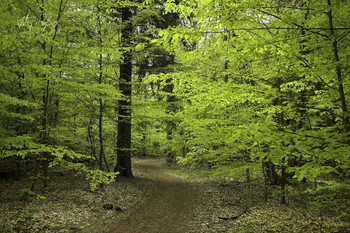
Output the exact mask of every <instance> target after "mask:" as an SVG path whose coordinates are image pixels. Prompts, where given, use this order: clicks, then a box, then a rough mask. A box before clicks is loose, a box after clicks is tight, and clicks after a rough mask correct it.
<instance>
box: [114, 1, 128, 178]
mask: <svg viewBox="0 0 350 233" xmlns="http://www.w3.org/2000/svg"><path fill="white" fill-rule="evenodd" d="M121 13H122V22H123V23H124V27H123V29H122V31H121V40H122V46H123V47H130V46H131V36H132V24H131V22H130V20H131V18H132V12H131V10H130V8H128V7H125V8H122V9H121ZM123 57H124V61H123V63H122V64H121V65H120V81H119V90H120V92H121V93H122V94H123V97H124V99H122V100H119V101H118V136H117V165H116V166H115V168H114V171H115V172H119V176H124V177H128V178H130V177H133V174H132V170H131V77H132V64H131V59H132V55H131V52H130V51H128V50H127V49H126V50H124V52H123Z"/></svg>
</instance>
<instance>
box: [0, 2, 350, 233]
mask: <svg viewBox="0 0 350 233" xmlns="http://www.w3.org/2000/svg"><path fill="white" fill-rule="evenodd" d="M349 12H350V1H348V0H201V1H200V0H5V1H1V2H0V19H1V20H0V22H2V23H1V24H0V31H1V34H0V70H1V72H0V182H1V183H0V185H1V186H2V187H0V190H1V193H0V194H1V195H0V202H4V203H5V202H6V200H7V199H8V198H10V197H11V196H16V198H18V200H20V203H22V204H20V205H22V206H25V205H26V204H23V203H27V202H35V201H38V202H40V201H43V199H45V198H46V195H47V196H49V195H48V192H56V191H55V188H54V187H55V185H53V183H54V180H55V179H56V178H57V177H59V175H62V176H64V179H67V182H66V185H68V183H69V182H68V180H69V179H70V178H72V177H77V176H81V177H82V179H83V180H84V181H85V182H86V184H87V188H86V190H85V191H86V193H89V195H90V194H91V193H99V192H103V190H108V188H109V187H110V186H113V185H118V184H116V183H118V182H121V183H123V182H124V183H123V185H126V186H128V185H131V184H129V183H130V182H131V183H132V182H134V183H135V182H136V183H137V182H138V181H131V180H133V179H132V178H134V177H136V178H137V177H138V176H140V171H139V170H137V169H136V170H134V165H136V167H139V168H140V169H145V166H146V165H140V164H139V163H142V160H143V159H150V161H153V160H154V158H162V159H163V160H165V161H166V164H167V165H162V166H166V167H167V168H165V169H169V170H172V171H170V172H176V171H177V172H178V173H180V175H183V176H184V175H185V174H192V176H198V175H200V174H201V175H202V176H203V174H205V176H208V177H211V178H210V179H213V180H215V182H216V183H218V184H220V185H221V186H223V187H224V186H225V187H226V186H230V187H232V186H235V185H238V184H239V185H245V186H247V187H248V186H249V187H259V190H261V192H262V197H261V198H262V199H264V200H265V201H267V202H268V200H269V199H271V197H273V198H274V199H276V203H278V204H281V205H282V206H283V205H285V206H296V205H298V206H302V207H303V208H304V209H311V210H312V211H316V212H317V213H330V214H331V213H333V214H335V215H336V216H337V221H338V220H339V221H340V222H347V221H349V214H350V212H349V211H350V198H349V197H350V179H349V175H350V111H349V107H350V106H349V105H350V100H349V99H350V40H349V38H350V21H349ZM140 160H141V162H140ZM147 161H148V160H147ZM157 163H158V162H157ZM137 164H139V165H137ZM147 166H153V165H149V164H148V165H147ZM147 166H146V167H147ZM147 169H148V167H147ZM141 176H142V175H141ZM55 177H56V178H55ZM57 179H58V178H57ZM64 179H63V180H62V182H63V183H64V182H65V180H64ZM72 179H75V178H72ZM169 179H170V178H169ZM128 182H129V183H128ZM138 185H141V184H138ZM141 186H142V185H141ZM10 187H16V189H17V190H15V188H13V189H11V188H10ZM116 187H119V186H116ZM128 187H129V186H128ZM142 187H143V186H142ZM129 188H130V187H129ZM7 189H8V190H11V193H10V191H8V192H6V190H7ZM50 190H51V191H50ZM125 190H128V192H133V191H135V190H134V188H131V189H130V190H129V189H125ZM12 191H13V192H15V193H13V192H12ZM118 192H119V191H118ZM137 192H139V191H135V193H137ZM252 192H253V191H252ZM254 192H255V191H254ZM141 193H142V192H141ZM248 193H249V190H248ZM91 195H92V194H91ZM101 195H102V194H101ZM123 195H124V194H123ZM125 195H126V196H127V195H130V193H128V194H125ZM135 195H140V196H141V194H135ZM249 195H250V194H249ZM249 195H248V196H249ZM252 195H253V194H252ZM121 199H123V197H121ZM129 199H130V197H125V200H124V201H125V202H128V200H129ZM16 200H17V199H16ZM130 200H131V199H130ZM46 201H48V200H46ZM130 203H131V202H130ZM130 203H129V204H130ZM126 205H127V204H126ZM3 208H4V207H3V206H2V204H0V209H3ZM281 208H282V207H281ZM298 208H299V207H298ZM9 211H10V212H11V211H12V212H13V211H14V210H9ZM16 211H17V212H16ZM26 211H27V212H26V214H23V213H24V212H20V211H19V210H18V209H16V210H15V211H14V212H15V216H17V219H18V218H19V217H21V218H22V219H23V218H24V220H23V221H22V222H21V221H19V220H18V221H17V222H16V223H15V224H14V228H13V229H12V230H14V232H36V231H34V230H33V229H32V230H28V229H29V228H28V226H29V225H30V222H31V221H32V219H33V216H34V215H35V214H37V212H39V210H37V209H36V208H32V209H29V210H26ZM3 212H4V213H6V214H7V215H8V216H9V215H11V213H12V212H11V213H10V212H9V213H7V212H6V211H3ZM246 213H248V210H247V211H243V212H242V213H241V214H239V215H235V216H233V217H228V220H229V221H231V220H232V221H233V220H234V219H238V218H240V217H241V215H242V216H243V214H246ZM18 216H19V217H18ZM28 216H29V218H28ZM26 217H27V218H26ZM219 218H220V219H221V220H222V219H224V218H223V217H219ZM225 218H226V217H225ZM224 220H227V219H224ZM2 221H4V218H2V216H0V222H2ZM0 224H3V223H0ZM4 224H5V223H4ZM28 224H29V225H28ZM340 225H341V226H340ZM340 225H339V227H338V228H334V229H333V230H334V231H332V232H347V230H346V228H347V227H349V225H346V226H345V227H343V228H341V227H342V226H343V225H342V224H340ZM2 226H5V225H2ZM6 227H8V226H7V225H6ZM26 227H27V228H26ZM6 229H7V228H6ZM23 229H27V230H23ZM348 229H349V228H348ZM245 230H246V229H245ZM301 231H302V230H300V231H298V230H295V231H292V230H291V231H287V230H286V231H283V232H301ZM303 231H305V230H303ZM38 232H58V231H57V229H56V230H51V231H38ZM62 232H93V231H87V230H86V229H85V231H78V230H77V229H75V230H70V231H62ZM96 232H98V231H96ZM106 232H107V231H106ZM144 232H148V231H144ZM150 232H152V231H150ZM154 232H156V231H154ZM169 232H172V231H169ZM176 232H177V231H176ZM182 232H186V231H182ZM191 232H192V231H191ZM193 232H197V231H193ZM198 232H206V231H204V230H202V231H198ZM207 232H211V231H207ZM213 232H215V231H213ZM217 232H219V231H217ZM222 232H258V231H256V230H252V229H250V230H247V231H243V230H242V231H238V230H237V231H233V230H232V229H231V231H229V230H227V229H226V231H222ZM261 232H265V231H261ZM266 232H282V230H276V231H266ZM305 232H330V230H329V229H328V228H327V229H326V230H323V231H321V230H320V229H319V228H318V229H317V230H315V231H311V230H310V231H307V230H306V231H305Z"/></svg>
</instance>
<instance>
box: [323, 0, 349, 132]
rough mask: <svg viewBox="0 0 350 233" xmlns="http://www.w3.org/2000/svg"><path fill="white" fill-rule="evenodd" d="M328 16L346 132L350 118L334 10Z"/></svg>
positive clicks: (329, 2)
mask: <svg viewBox="0 0 350 233" xmlns="http://www.w3.org/2000/svg"><path fill="white" fill-rule="evenodd" d="M327 4H328V6H329V7H331V5H332V4H331V0H327ZM327 15H328V24H329V29H330V34H331V38H332V40H333V41H332V49H333V56H334V57H333V59H334V61H335V64H336V65H335V71H336V75H337V81H338V93H339V97H340V102H341V109H342V112H343V124H344V128H345V130H346V131H348V130H349V129H350V120H349V116H348V113H347V112H348V106H347V103H346V96H345V91H344V85H343V75H342V71H341V66H340V57H339V49H338V41H337V38H336V37H335V36H336V35H335V30H334V25H333V13H332V10H329V11H328V12H327Z"/></svg>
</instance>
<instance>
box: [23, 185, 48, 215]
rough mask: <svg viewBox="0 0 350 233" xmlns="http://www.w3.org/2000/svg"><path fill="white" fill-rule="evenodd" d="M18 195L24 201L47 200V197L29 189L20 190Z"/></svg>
mask: <svg viewBox="0 0 350 233" xmlns="http://www.w3.org/2000/svg"><path fill="white" fill-rule="evenodd" d="M18 194H19V195H20V196H21V199H23V200H24V201H29V200H31V199H45V196H42V195H40V194H38V193H36V192H34V191H32V190H30V189H27V188H24V189H20V190H18ZM28 213H35V211H34V210H32V211H30V212H28Z"/></svg>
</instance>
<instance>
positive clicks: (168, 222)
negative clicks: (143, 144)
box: [112, 160, 200, 233]
mask: <svg viewBox="0 0 350 233" xmlns="http://www.w3.org/2000/svg"><path fill="white" fill-rule="evenodd" d="M159 162H160V161H159V160H144V161H142V163H141V164H139V165H138V166H137V168H138V169H140V170H141V171H143V172H144V173H146V176H147V177H148V178H149V179H151V180H152V181H154V187H153V189H152V192H151V194H150V196H149V198H148V199H146V200H145V201H144V202H143V203H142V204H141V205H139V206H137V208H134V209H133V210H132V211H131V213H130V214H129V215H128V216H127V217H126V218H125V219H122V220H121V221H119V222H118V223H117V224H116V225H117V227H116V228H115V229H114V230H113V231H112V232H114V233H119V232H120V233H121V232H135V233H136V232H140V233H141V232H143V233H147V232H164V233H165V232H168V233H172V232H187V231H188V228H189V226H191V225H192V224H191V220H192V219H193V216H194V214H195V213H194V209H195V207H196V199H197V198H198V193H199V191H200V190H198V189H196V188H195V186H194V185H191V184H190V183H189V182H187V181H185V180H183V179H180V178H179V177H176V176H173V175H170V174H167V173H164V172H162V171H161V170H160V169H159Z"/></svg>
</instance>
